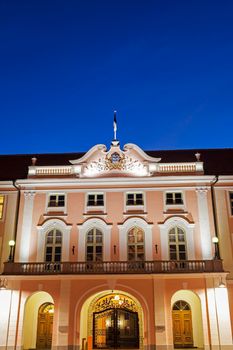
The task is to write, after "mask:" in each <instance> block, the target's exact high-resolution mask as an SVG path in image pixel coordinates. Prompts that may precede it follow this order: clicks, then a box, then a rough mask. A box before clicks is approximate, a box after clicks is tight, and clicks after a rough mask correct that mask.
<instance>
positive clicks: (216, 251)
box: [212, 236, 220, 259]
mask: <svg viewBox="0 0 233 350" xmlns="http://www.w3.org/2000/svg"><path fill="white" fill-rule="evenodd" d="M218 242H219V240H218V237H216V236H214V237H213V238H212V243H213V244H214V259H220V255H219V246H218Z"/></svg>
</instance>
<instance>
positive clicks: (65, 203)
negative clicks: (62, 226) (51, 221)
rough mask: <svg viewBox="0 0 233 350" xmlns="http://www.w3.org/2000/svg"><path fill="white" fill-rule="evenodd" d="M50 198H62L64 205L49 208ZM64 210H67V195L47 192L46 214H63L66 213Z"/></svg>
mask: <svg viewBox="0 0 233 350" xmlns="http://www.w3.org/2000/svg"><path fill="white" fill-rule="evenodd" d="M51 196H56V197H58V196H64V205H63V206H58V205H57V206H54V207H52V206H49V203H50V197H51ZM66 208H67V195H66V193H64V192H49V193H48V195H47V201H46V213H49V212H63V213H66Z"/></svg>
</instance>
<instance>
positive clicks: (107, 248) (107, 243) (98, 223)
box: [77, 218, 112, 261]
mask: <svg viewBox="0 0 233 350" xmlns="http://www.w3.org/2000/svg"><path fill="white" fill-rule="evenodd" d="M77 227H78V232H79V239H78V261H85V260H86V234H87V232H89V231H90V230H91V229H93V228H96V229H98V230H100V231H101V232H102V233H103V261H110V260H111V229H112V225H108V224H106V222H105V221H103V220H101V219H99V218H90V219H88V220H86V221H85V222H84V223H83V224H78V225H77Z"/></svg>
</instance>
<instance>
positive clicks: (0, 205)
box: [0, 196, 4, 220]
mask: <svg viewBox="0 0 233 350" xmlns="http://www.w3.org/2000/svg"><path fill="white" fill-rule="evenodd" d="M3 205H4V196H0V220H1V219H2V217H3Z"/></svg>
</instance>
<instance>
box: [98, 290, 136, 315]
mask: <svg viewBox="0 0 233 350" xmlns="http://www.w3.org/2000/svg"><path fill="white" fill-rule="evenodd" d="M113 308H121V309H127V310H131V311H137V310H138V308H137V305H136V303H135V302H134V301H133V300H132V299H130V298H129V297H127V296H126V295H123V294H114V293H112V294H108V295H105V296H104V297H102V298H100V299H99V300H97V302H96V304H95V307H94V311H95V312H99V311H104V310H107V309H113Z"/></svg>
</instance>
